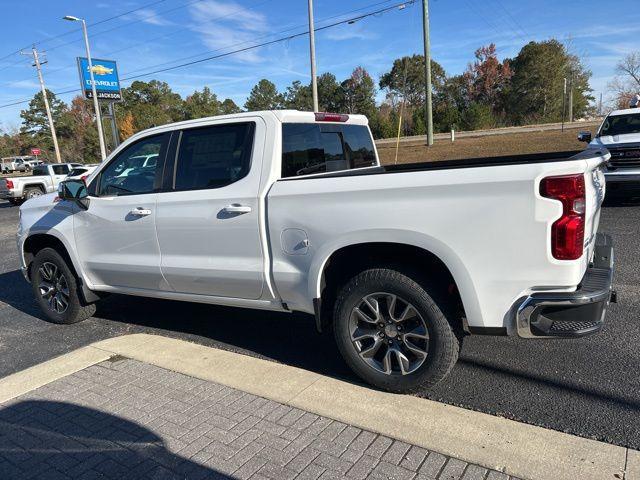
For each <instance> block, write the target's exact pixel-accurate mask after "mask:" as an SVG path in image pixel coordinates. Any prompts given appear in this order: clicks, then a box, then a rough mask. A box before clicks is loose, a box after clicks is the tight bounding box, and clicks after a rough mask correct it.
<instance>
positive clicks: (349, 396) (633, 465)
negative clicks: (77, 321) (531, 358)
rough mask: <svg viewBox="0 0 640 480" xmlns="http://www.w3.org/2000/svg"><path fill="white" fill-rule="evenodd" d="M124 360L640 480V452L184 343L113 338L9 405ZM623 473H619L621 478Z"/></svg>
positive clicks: (529, 475)
mask: <svg viewBox="0 0 640 480" xmlns="http://www.w3.org/2000/svg"><path fill="white" fill-rule="evenodd" d="M114 355H122V356H124V357H128V358H132V359H135V360H138V361H141V362H145V363H149V364H152V365H156V366H158V367H162V368H165V369H168V370H173V371H176V372H179V373H182V374H185V375H189V376H193V377H196V378H200V379H203V380H208V381H212V382H216V383H220V384H223V385H226V386H229V387H232V388H236V389H238V390H242V391H245V392H248V393H252V394H254V395H259V396H262V397H265V398H268V399H270V400H274V401H277V402H280V403H285V404H287V405H290V406H294V407H297V408H300V409H302V410H306V411H309V412H312V413H315V414H318V415H323V416H326V417H329V418H332V419H335V420H339V421H342V422H345V423H348V424H351V425H354V426H357V427H360V428H363V429H366V430H371V431H373V432H376V433H379V434H382V435H386V436H390V437H394V438H397V439H399V440H403V441H405V442H408V443H412V444H415V445H419V446H421V447H424V448H427V449H429V450H433V451H437V452H440V453H442V454H445V455H448V456H453V457H457V458H460V459H461V460H464V461H466V462H469V463H474V464H479V465H482V466H484V467H487V468H492V469H496V470H500V471H503V472H505V473H508V474H510V475H514V476H517V477H521V478H526V479H540V480H563V479H567V480H574V479H578V478H579V479H581V480H589V479H593V480H601V479H606V478H610V479H615V478H623V472H624V471H625V468H626V469H627V474H626V476H625V477H624V478H626V479H627V480H637V479H640V452H637V451H635V450H629V449H626V448H623V447H618V446H614V445H609V444H606V443H602V442H597V441H594V440H589V439H584V438H580V437H576V436H573V435H568V434H565V433H560V432H556V431H554V430H547V429H544V428H540V427H535V426H532V425H527V424H523V423H519V422H515V421H512V420H507V419H504V418H500V417H494V416H492V415H487V414H484V413H479V412H473V411H470V410H465V409H463V408H458V407H453V406H450V405H445V404H441V403H438V402H433V401H430V400H425V399H421V398H417V397H413V396H405V395H395V394H389V393H384V392H379V391H375V390H371V389H369V388H366V387H363V386H358V385H353V384H351V383H348V382H343V381H340V380H336V379H333V378H329V377H325V376H323V375H319V374H317V373H313V372H309V371H306V370H302V369H299V368H296V367H291V366H288V365H282V364H278V363H274V362H270V361H266V360H261V359H257V358H253V357H248V356H245V355H241V354H237V353H232V352H228V351H224V350H218V349H215V348H210V347H205V346H202V345H197V344H193V343H189V342H185V341H182V340H175V339H171V338H166V337H161V336H155V335H146V334H134V335H127V336H123V337H116V338H112V339H109V340H103V341H101V342H97V343H94V344H92V345H91V346H88V347H84V348H82V349H79V350H76V351H74V352H71V353H69V354H66V355H63V356H61V357H58V358H55V359H53V360H50V361H48V362H44V363H42V364H40V365H37V366H34V367H32V368H29V369H27V370H24V371H22V372H18V373H16V374H14V375H11V376H9V377H6V378H4V379H0V402H4V401H7V400H9V399H11V398H15V397H17V396H19V395H22V394H24V393H27V392H28V391H30V390H33V389H35V388H38V387H40V386H42V385H45V384H46V383H49V382H52V381H55V380H57V379H59V378H62V377H64V376H65V375H69V374H71V373H74V372H76V371H79V370H82V369H84V368H87V367H88V366H90V365H93V364H96V363H100V362H102V361H104V360H106V359H108V358H110V357H112V356H114ZM614 475H615V476H614Z"/></svg>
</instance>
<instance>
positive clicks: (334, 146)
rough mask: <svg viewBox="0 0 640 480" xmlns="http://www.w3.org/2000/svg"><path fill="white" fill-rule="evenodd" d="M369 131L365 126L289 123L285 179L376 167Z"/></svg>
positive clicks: (284, 147)
mask: <svg viewBox="0 0 640 480" xmlns="http://www.w3.org/2000/svg"><path fill="white" fill-rule="evenodd" d="M376 164H377V162H376V153H375V148H374V146H373V140H372V138H371V134H370V133H369V129H368V128H367V127H365V126H362V125H335V124H317V123H285V124H284V125H283V126H282V178H287V177H295V176H299V175H310V174H313V173H323V172H336V171H340V170H350V169H352V168H362V167H371V166H374V165H376Z"/></svg>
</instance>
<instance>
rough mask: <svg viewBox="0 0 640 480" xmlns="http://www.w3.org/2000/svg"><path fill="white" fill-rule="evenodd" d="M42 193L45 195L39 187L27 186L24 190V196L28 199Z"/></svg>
mask: <svg viewBox="0 0 640 480" xmlns="http://www.w3.org/2000/svg"><path fill="white" fill-rule="evenodd" d="M41 195H43V193H42V190H40V189H39V188H38V187H29V188H26V189H25V191H24V198H25V199H26V200H29V199H30V198H35V197H39V196H41Z"/></svg>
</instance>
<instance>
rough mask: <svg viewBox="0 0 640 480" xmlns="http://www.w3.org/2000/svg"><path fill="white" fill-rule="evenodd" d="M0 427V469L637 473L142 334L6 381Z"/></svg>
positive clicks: (636, 467) (624, 454) (379, 396)
mask: <svg viewBox="0 0 640 480" xmlns="http://www.w3.org/2000/svg"><path fill="white" fill-rule="evenodd" d="M0 427H1V428H0V478H2V479H4V478H11V479H13V478H272V479H293V478H325V479H327V478H353V479H357V478H361V479H364V478H375V479H381V478H390V479H391V478H393V479H405V478H407V479H451V480H453V479H464V480H471V479H479V480H487V479H490V480H497V479H508V478H516V477H518V478H526V479H540V480H547V479H548V480H563V479H567V480H569V479H570V480H574V479H581V480H582V479H584V480H589V479H594V480H600V479H626V480H637V479H640V454H639V452H637V451H634V450H630V449H626V448H623V447H617V446H614V445H608V444H605V443H602V442H597V441H593V440H589V439H584V438H580V437H575V436H572V435H567V434H564V433H560V432H556V431H552V430H546V429H543V428H540V427H535V426H531V425H526V424H522V423H518V422H514V421H511V420H507V419H504V418H500V417H494V416H492V415H487V414H483V413H479V412H472V411H469V410H465V409H461V408H457V407H453V406H450V405H444V404H440V403H438V402H433V401H430V400H425V399H420V398H416V397H412V396H405V395H394V394H388V393H384V392H379V391H375V390H372V389H369V388H366V387H364V386H358V385H354V384H351V383H347V382H343V381H340V380H336V379H332V378H329V377H324V376H322V375H319V374H317V373H314V372H309V371H306V370H302V369H298V368H295V367H291V366H288V365H282V364H277V363H274V362H269V361H265V360H260V359H256V358H253V357H247V356H244V355H240V354H236V353H232V352H227V351H222V350H217V349H214V348H209V347H204V346H202V345H196V344H192V343H188V342H184V341H181V340H175V339H170V338H165V337H160V336H154V335H143V334H136V335H127V336H123V337H118V338H112V339H109V340H105V341H102V342H97V343H95V344H93V345H91V346H88V347H84V348H81V349H79V350H76V351H74V352H71V353H69V354H66V355H63V356H61V357H58V358H56V359H53V360H50V361H48V362H45V363H42V364H40V365H37V366H35V367H32V368H29V369H27V370H25V371H23V372H19V373H16V374H14V375H11V376H9V377H5V378H3V379H0ZM500 472H503V473H500ZM509 475H511V477H509Z"/></svg>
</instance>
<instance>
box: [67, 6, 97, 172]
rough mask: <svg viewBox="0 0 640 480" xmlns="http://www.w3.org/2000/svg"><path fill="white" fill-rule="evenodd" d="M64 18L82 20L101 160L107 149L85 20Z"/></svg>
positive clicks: (75, 20) (74, 19) (72, 19)
mask: <svg viewBox="0 0 640 480" xmlns="http://www.w3.org/2000/svg"><path fill="white" fill-rule="evenodd" d="M64 19H65V20H69V21H72V22H82V33H83V35H84V46H85V47H86V49H87V64H88V67H89V78H90V79H91V96H92V97H93V108H94V110H95V112H96V124H97V126H98V139H99V140H100V156H101V158H102V160H104V159H105V158H107V149H106V147H105V143H104V132H103V131H102V113H101V112H100V103H99V102H98V94H97V93H96V82H95V80H94V78H93V63H92V62H91V49H90V48H89V34H88V33H87V22H85V21H84V19H82V18H78V17H72V16H70V15H67V16H66V17H64Z"/></svg>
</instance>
